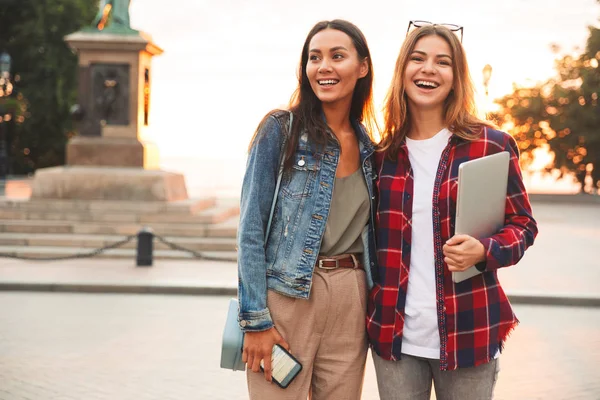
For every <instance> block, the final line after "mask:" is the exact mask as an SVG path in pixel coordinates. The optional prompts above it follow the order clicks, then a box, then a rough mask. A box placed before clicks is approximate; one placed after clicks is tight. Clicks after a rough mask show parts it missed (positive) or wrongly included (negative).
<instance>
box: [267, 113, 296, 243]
mask: <svg viewBox="0 0 600 400" xmlns="http://www.w3.org/2000/svg"><path fill="white" fill-rule="evenodd" d="M289 113H290V122H289V125H288V134H290V135H291V133H292V122H293V121H294V114H293V113H292V112H291V111H290V112H289ZM286 138H287V135H283V143H282V144H281V151H280V155H279V173H278V174H277V184H276V185H275V193H274V194H273V201H272V202H271V213H270V215H269V222H268V223H267V230H266V231H265V244H266V243H267V239H268V238H269V232H271V222H273V212H275V203H276V202H277V195H278V194H279V186H280V185H281V177H282V176H283V164H284V159H285V143H286Z"/></svg>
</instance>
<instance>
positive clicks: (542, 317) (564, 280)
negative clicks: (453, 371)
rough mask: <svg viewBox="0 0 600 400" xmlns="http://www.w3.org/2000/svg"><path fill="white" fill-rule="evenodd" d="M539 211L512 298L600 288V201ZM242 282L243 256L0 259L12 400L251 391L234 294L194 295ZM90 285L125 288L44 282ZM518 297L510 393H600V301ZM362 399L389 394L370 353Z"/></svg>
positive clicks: (6, 385) (1, 387) (0, 380)
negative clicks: (147, 260) (226, 358)
mask: <svg viewBox="0 0 600 400" xmlns="http://www.w3.org/2000/svg"><path fill="white" fill-rule="evenodd" d="M534 212H535V216H536V218H537V219H538V221H539V227H540V235H539V236H538V239H537V242H536V244H535V245H534V246H533V247H532V248H531V249H530V250H529V251H528V253H527V254H526V256H525V257H524V259H523V260H522V262H521V263H520V264H519V265H517V266H516V267H513V268H508V269H506V270H502V271H501V272H500V278H501V281H502V283H503V286H504V288H505V289H506V291H507V292H508V293H509V295H510V294H519V293H525V294H528V295H529V296H533V297H535V296H542V295H560V296H564V297H565V298H568V297H569V296H575V297H576V296H587V297H591V298H596V299H597V298H599V297H600V293H599V290H598V288H597V286H598V282H600V262H599V261H598V249H599V248H600V207H598V206H597V205H577V206H574V205H564V204H562V205H556V204H552V205H551V204H534ZM235 287H236V265H235V263H221V262H205V261H162V260H161V261H156V262H155V265H154V266H153V267H151V268H136V267H135V265H134V260H122V259H121V260H111V259H81V260H71V261H63V262H31V261H29V262H26V261H20V260H11V259H3V258H0V400H25V399H27V400H53V399H56V400H88V399H89V400H100V399H106V400H121V399H123V400H129V399H131V400H146V399H157V400H158V399H160V400H169V399H178V400H179V399H209V400H210V399H215V400H217V399H246V398H247V395H246V390H245V377H244V374H243V373H240V372H235V373H234V372H230V371H225V370H221V369H220V368H219V366H218V365H219V357H220V340H221V333H222V326H223V322H224V318H225V313H226V309H227V302H228V297H227V296H218V297H215V296H208V295H205V296H185V295H181V294H182V293H186V291H187V293H215V292H218V291H219V290H221V291H223V292H226V293H232V292H234V291H235ZM11 288H12V289H11ZM86 288H87V289H86ZM79 289H81V291H88V292H89V291H97V292H102V291H109V289H110V290H111V291H122V292H124V293H123V294H104V293H36V292H35V290H38V291H40V290H41V291H47V290H50V291H52V290H53V291H57V292H60V291H61V290H62V291H78V290H79ZM192 289H193V290H192ZM15 290H21V291H15ZM147 292H163V293H171V294H175V293H179V294H180V295H157V294H152V295H150V294H147V295H139V294H133V293H147ZM514 303H515V309H516V312H517V315H518V317H519V319H520V320H521V325H520V326H519V327H518V328H517V329H516V330H515V331H514V333H513V334H512V335H511V337H510V338H509V340H508V342H507V345H506V349H505V352H504V354H503V355H502V356H501V358H500V360H501V361H500V363H501V368H502V371H501V373H500V379H499V381H498V386H497V390H496V399H505V400H515V399H517V400H520V399H524V400H530V399H544V400H547V399H550V400H554V399H557V400H560V399H586V400H587V399H589V400H599V399H600V369H598V367H597V364H598V360H600V307H564V306H548V305H545V306H535V305H528V304H525V303H524V302H522V301H514ZM362 398H363V399H364V400H375V399H378V395H377V388H376V382H375V376H374V370H373V366H372V363H371V361H370V360H369V362H368V365H367V372H366V378H365V385H364V390H363V396H362Z"/></svg>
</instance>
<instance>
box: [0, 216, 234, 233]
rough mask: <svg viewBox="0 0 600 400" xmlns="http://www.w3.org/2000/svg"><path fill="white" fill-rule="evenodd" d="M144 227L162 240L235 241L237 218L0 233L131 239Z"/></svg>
mask: <svg viewBox="0 0 600 400" xmlns="http://www.w3.org/2000/svg"><path fill="white" fill-rule="evenodd" d="M144 226H149V227H151V228H152V230H153V231H154V233H156V234H158V235H161V236H185V237H235V235H236V232H237V218H231V221H230V220H226V221H224V222H222V223H218V224H196V225H194V224H177V225H176V224H169V223H154V224H136V223H128V224H115V223H109V222H94V223H80V222H69V221H29V220H24V221H20V220H0V233H61V234H88V235H134V234H136V233H137V232H139V231H140V229H142V228H143V227H144Z"/></svg>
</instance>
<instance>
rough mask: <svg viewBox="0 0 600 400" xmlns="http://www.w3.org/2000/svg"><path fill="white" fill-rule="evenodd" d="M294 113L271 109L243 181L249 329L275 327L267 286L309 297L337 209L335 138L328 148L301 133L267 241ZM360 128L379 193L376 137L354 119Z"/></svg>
mask: <svg viewBox="0 0 600 400" xmlns="http://www.w3.org/2000/svg"><path fill="white" fill-rule="evenodd" d="M288 124H289V113H288V112H283V111H278V112H275V113H273V114H272V115H270V116H269V117H268V118H267V120H266V122H265V123H264V124H263V125H262V127H261V129H260V131H259V132H258V135H257V138H256V140H255V143H254V144H253V146H252V148H251V150H250V154H249V156H248V162H247V165H246V174H245V176H244V181H243V184H242V195H241V206H240V225H239V229H238V237H237V242H238V298H239V304H240V309H239V315H238V320H239V324H240V327H241V329H242V330H243V331H263V330H266V329H269V328H271V327H273V321H272V319H271V315H270V313H269V310H268V308H267V290H268V289H272V290H274V291H276V292H279V293H281V294H284V295H286V296H290V297H295V298H301V299H307V298H308V296H309V294H310V289H311V285H312V277H313V270H314V266H315V264H316V260H317V256H318V255H319V249H320V247H321V240H322V238H323V234H324V233H325V223H326V222H327V217H328V215H329V207H330V205H331V197H332V194H333V185H334V181H335V172H336V169H337V164H338V161H339V156H340V148H339V144H338V142H337V141H336V140H335V139H334V138H332V140H330V141H329V143H328V144H327V145H326V146H325V148H324V150H323V148H322V147H321V148H320V147H318V145H315V144H313V143H309V142H308V136H307V135H306V134H304V135H301V137H300V139H299V143H298V147H297V149H296V154H295V156H294V157H295V159H294V162H293V165H292V166H291V167H290V168H289V170H286V171H284V173H283V177H282V179H281V185H280V188H279V193H278V194H277V201H276V205H275V209H274V212H273V220H272V223H271V229H270V232H269V235H268V239H267V243H266V244H265V240H264V238H265V231H266V229H267V223H268V220H269V214H270V211H271V204H272V201H273V195H274V191H275V186H276V183H277V176H278V172H279V160H280V155H281V152H282V151H284V149H283V144H284V135H285V136H286V137H287V135H288V134H289V133H288ZM353 127H354V130H355V132H356V134H357V136H358V141H359V148H360V159H361V168H362V171H363V174H364V177H365V182H366V184H367V189H368V191H369V196H370V197H371V198H373V180H374V179H375V178H376V177H375V176H374V175H373V170H372V160H371V156H372V154H373V152H374V148H373V144H372V143H371V140H370V139H369V137H368V136H367V134H366V131H365V129H364V127H363V126H362V125H361V124H360V123H358V122H353ZM373 215H374V214H373V209H371V214H370V218H369V223H368V225H367V226H366V227H365V229H364V230H363V233H362V240H363V244H364V252H363V260H362V261H363V265H364V266H365V271H366V277H367V282H368V286H369V288H371V287H372V286H373V275H372V271H375V270H376V265H375V262H376V258H375V239H374V238H375V236H374V225H373V221H374V219H373Z"/></svg>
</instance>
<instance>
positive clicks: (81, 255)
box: [0, 235, 137, 261]
mask: <svg viewBox="0 0 600 400" xmlns="http://www.w3.org/2000/svg"><path fill="white" fill-rule="evenodd" d="M136 236H137V235H130V236H127V237H126V238H125V239H123V240H120V241H118V242H115V243H112V244H109V245H107V246H104V247H101V248H99V249H96V250H93V251H90V252H87V253H79V254H73V255H69V256H57V257H29V256H19V255H16V254H9V253H0V257H3V258H14V259H16V260H28V261H61V260H72V259H76V258H88V257H95V256H97V255H98V254H101V253H104V252H105V251H106V250H110V249H116V248H118V247H121V246H124V245H125V244H127V243H129V242H131V241H132V240H133V239H134V238H135V237H136Z"/></svg>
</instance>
